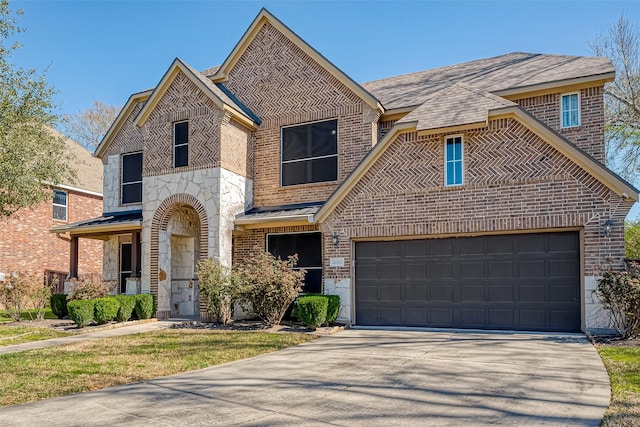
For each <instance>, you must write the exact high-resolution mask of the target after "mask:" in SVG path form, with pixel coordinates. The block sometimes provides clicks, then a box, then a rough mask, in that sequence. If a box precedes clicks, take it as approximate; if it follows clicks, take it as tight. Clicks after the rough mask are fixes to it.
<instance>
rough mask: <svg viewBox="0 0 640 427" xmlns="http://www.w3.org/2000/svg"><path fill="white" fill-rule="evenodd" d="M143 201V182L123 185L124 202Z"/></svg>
mask: <svg viewBox="0 0 640 427" xmlns="http://www.w3.org/2000/svg"><path fill="white" fill-rule="evenodd" d="M140 202H142V183H141V182H138V183H135V184H125V185H123V186H122V203H140Z"/></svg>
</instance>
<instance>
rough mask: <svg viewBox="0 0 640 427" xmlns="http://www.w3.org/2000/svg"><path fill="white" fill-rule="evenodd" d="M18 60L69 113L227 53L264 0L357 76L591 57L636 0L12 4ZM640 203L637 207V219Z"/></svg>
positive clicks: (119, 99) (635, 16) (631, 12)
mask: <svg viewBox="0 0 640 427" xmlns="http://www.w3.org/2000/svg"><path fill="white" fill-rule="evenodd" d="M11 7H12V8H13V9H16V8H20V9H22V10H23V11H24V16H23V17H22V18H21V21H20V22H21V25H22V26H23V27H25V28H27V32H25V33H23V34H20V35H19V41H20V42H21V43H22V44H23V48H22V49H21V50H19V51H18V52H16V53H15V54H14V56H13V62H14V63H16V64H18V65H21V66H23V67H25V68H37V69H44V68H48V72H47V78H48V80H49V82H50V83H51V84H52V85H53V86H55V88H56V89H57V91H58V93H57V95H56V102H57V103H58V104H59V105H60V109H61V112H62V113H74V112H77V111H80V110H84V109H86V108H88V107H90V106H91V104H92V102H93V100H100V101H102V102H106V103H108V104H113V105H122V104H124V102H126V100H127V98H128V96H129V95H130V94H131V93H133V92H137V91H141V90H145V89H148V88H150V87H153V86H155V84H156V83H157V82H158V81H159V80H160V78H161V77H162V75H163V74H164V72H165V71H166V69H167V68H168V67H169V65H170V64H171V62H172V61H173V59H174V58H175V57H180V58H181V59H183V60H184V61H186V62H187V63H188V64H190V65H192V66H193V67H195V68H197V69H205V68H209V67H211V66H214V65H218V64H220V63H222V62H223V61H224V59H225V58H226V56H227V55H228V54H229V52H230V51H231V49H233V47H234V46H235V44H236V42H237V41H238V40H239V39H240V37H241V36H242V34H243V32H244V31H245V30H246V28H247V27H248V26H249V25H250V23H251V21H252V20H253V18H254V17H255V16H256V15H257V14H258V12H259V11H260V8H261V7H266V8H267V9H269V11H270V12H271V13H273V14H274V15H275V16H277V17H278V18H279V19H280V20H281V21H283V22H284V23H285V24H286V25H287V26H289V27H290V28H291V29H292V30H293V31H294V32H296V33H297V34H298V35H299V36H301V37H302V38H303V39H304V40H305V41H307V42H308V43H309V44H310V45H311V46H313V47H314V48H315V49H317V50H318V51H319V52H320V53H322V54H323V55H324V56H325V57H327V58H328V59H329V60H330V61H331V62H333V63H334V64H335V65H336V66H338V67H339V68H341V69H342V70H343V71H344V72H346V73H347V74H348V75H350V76H351V77H352V78H353V79H354V80H356V81H358V82H365V81H370V80H375V79H380V78H384V77H390V76H394V75H398V74H404V73H409V72H414V71H419V70H425V69H429V68H435V67H440V66H444V65H450V64H455V63H460V62H464V61H470V60H474V59H479V58H486V57H490V56H495V55H501V54H505V53H509V52H515V51H523V52H536V53H557V54H566V55H589V54H590V50H589V46H588V40H589V39H590V38H591V37H592V36H593V35H594V34H596V33H597V32H598V31H600V30H602V29H604V28H605V27H607V26H608V25H609V24H610V23H611V22H613V21H615V20H616V19H617V18H618V17H619V16H620V14H622V13H624V14H625V15H626V16H627V17H628V18H629V19H630V20H631V21H633V22H636V23H637V24H639V25H640V2H638V1H626V2H625V1H620V2H618V1H560V2H559V1H536V2H529V1H464V2H456V1H447V2H439V1H393V2H390V1H371V0H369V1H352V2H346V1H261V2H256V1H241V0H240V1H212V0H209V1H93V0H84V1H80V0H76V1H55V0H47V1H34V0H30V1H13V2H12V3H11ZM638 213H640V209H637V207H636V209H634V215H637V214H638Z"/></svg>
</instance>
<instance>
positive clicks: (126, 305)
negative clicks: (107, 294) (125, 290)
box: [115, 295, 136, 322]
mask: <svg viewBox="0 0 640 427" xmlns="http://www.w3.org/2000/svg"><path fill="white" fill-rule="evenodd" d="M115 298H116V299H117V300H118V302H119V303H120V308H118V314H117V315H116V320H117V321H118V322H126V321H127V320H129V319H131V315H132V314H133V310H134V309H135V308H136V298H135V297H134V296H133V295H116V296H115Z"/></svg>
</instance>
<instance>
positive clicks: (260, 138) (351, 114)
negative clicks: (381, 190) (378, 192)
mask: <svg viewBox="0 0 640 427" xmlns="http://www.w3.org/2000/svg"><path fill="white" fill-rule="evenodd" d="M225 85H226V86H227V87H228V88H229V89H230V90H231V91H232V92H233V93H234V94H235V95H236V97H237V98H238V99H239V100H240V101H241V102H243V103H244V104H245V105H247V106H248V107H249V108H250V109H251V110H252V111H253V112H254V113H255V114H257V115H258V117H260V118H261V119H262V124H261V125H260V127H259V129H258V130H257V131H256V132H255V154H254V159H255V162H254V206H274V205H281V204H289V203H301V202H313V201H321V200H326V199H327V198H328V197H329V195H330V194H331V193H332V192H333V190H335V188H336V186H337V185H338V184H339V183H340V182H341V181H342V180H344V178H345V177H346V176H347V175H348V174H349V173H351V171H352V170H353V169H354V168H355V166H356V165H357V164H358V162H359V161H360V160H361V159H362V158H363V157H364V155H365V154H366V153H367V152H368V151H369V150H370V149H371V146H372V145H373V144H374V143H375V142H377V140H378V135H377V129H378V126H377V122H378V118H379V113H378V112H377V111H375V110H372V109H371V108H370V107H368V106H367V105H366V104H365V103H364V102H363V101H362V100H361V99H360V98H359V97H358V96H357V95H356V94H355V93H353V92H352V91H351V90H350V89H348V88H347V87H346V86H344V85H343V84H342V83H340V82H339V81H338V80H337V79H336V78H335V77H334V76H332V75H331V74H330V73H329V72H328V71H326V70H325V69H324V68H322V67H321V66H320V65H319V64H318V63H316V62H315V61H313V60H312V59H311V58H310V57H309V56H308V55H307V54H305V53H304V52H303V51H302V50H300V49H299V48H298V47H297V46H296V45H295V44H294V43H293V42H291V41H290V40H289V39H287V38H286V37H285V36H284V35H282V34H281V33H280V32H278V31H277V30H276V29H275V27H273V26H272V25H271V24H269V23H266V24H265V25H264V26H263V27H262V28H261V29H260V31H259V32H258V34H257V36H256V38H255V39H254V40H253V41H252V43H251V44H250V45H249V46H248V48H247V49H246V51H245V52H244V53H243V55H242V56H241V58H240V59H239V60H238V62H237V63H236V64H235V66H234V67H233V69H232V70H231V71H230V73H229V79H228V81H227V82H225ZM335 118H337V119H338V154H339V158H338V180H337V181H335V182H328V183H314V184H307V185H293V186H287V187H281V186H280V128H281V127H282V126H287V125H295V124H302V123H306V122H312V121H319V120H325V119H335Z"/></svg>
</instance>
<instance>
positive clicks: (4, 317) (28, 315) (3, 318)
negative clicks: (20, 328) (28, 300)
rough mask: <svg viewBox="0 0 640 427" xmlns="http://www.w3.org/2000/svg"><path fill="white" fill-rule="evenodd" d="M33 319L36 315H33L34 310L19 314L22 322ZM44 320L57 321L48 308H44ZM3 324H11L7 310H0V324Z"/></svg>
mask: <svg viewBox="0 0 640 427" xmlns="http://www.w3.org/2000/svg"><path fill="white" fill-rule="evenodd" d="M35 318H36V315H35V310H34V309H28V310H25V311H23V312H22V313H21V314H20V319H22V320H35ZM44 318H45V319H57V317H56V316H55V315H54V314H53V313H52V312H51V309H50V308H45V310H44ZM3 322H13V319H12V318H11V316H9V313H8V312H7V310H0V323H3Z"/></svg>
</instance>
